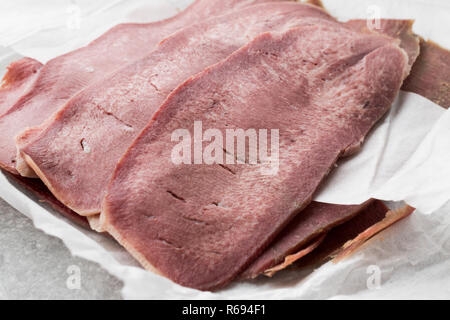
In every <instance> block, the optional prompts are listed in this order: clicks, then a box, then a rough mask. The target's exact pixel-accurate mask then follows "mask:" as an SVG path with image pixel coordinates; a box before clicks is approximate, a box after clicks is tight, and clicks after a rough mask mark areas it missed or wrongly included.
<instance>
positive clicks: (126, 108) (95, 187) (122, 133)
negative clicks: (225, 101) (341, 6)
mask: <svg viewBox="0 0 450 320" xmlns="http://www.w3.org/2000/svg"><path fill="white" fill-rule="evenodd" d="M261 17H266V18H265V19H261ZM318 23H321V24H325V23H328V24H330V25H331V26H330V28H338V27H339V25H338V24H337V22H335V21H334V19H333V18H331V17H330V16H329V15H328V14H326V13H325V12H324V11H323V10H321V9H318V8H316V7H313V6H310V5H302V4H296V3H287V2H286V3H270V4H261V5H256V6H252V7H248V8H246V9H242V10H239V11H238V12H237V11H236V12H233V13H231V14H229V15H225V16H221V17H216V18H213V19H211V20H208V21H205V22H204V23H200V24H197V25H195V26H192V27H189V28H186V29H184V30H182V31H180V32H179V33H176V34H174V35H173V36H171V37H169V38H168V39H166V40H165V41H164V42H163V43H162V44H161V45H160V46H159V47H158V49H157V50H155V51H154V52H152V53H151V54H150V55H148V56H147V57H145V58H143V59H141V60H139V61H137V62H136V63H134V64H132V65H128V66H127V67H126V68H123V69H122V70H120V71H119V72H117V73H115V74H114V75H113V76H111V77H110V78H109V79H107V80H105V81H102V82H99V83H98V84H95V85H92V86H91V87H89V88H87V89H86V90H84V91H83V92H81V93H80V94H78V95H76V96H75V97H74V98H73V99H71V100H70V101H69V102H68V103H67V104H66V105H65V106H64V108H63V109H61V110H60V111H59V112H58V113H56V114H55V116H54V117H53V118H51V119H50V120H49V121H48V123H47V124H46V127H45V129H43V130H41V133H40V134H38V135H37V137H35V138H34V139H32V141H30V142H29V143H28V144H26V145H23V143H20V145H21V148H20V152H21V153H22V154H23V155H24V158H25V159H26V161H27V163H28V164H29V165H30V166H31V167H32V168H33V170H34V171H35V172H36V173H37V174H38V175H39V177H40V178H41V179H42V180H43V181H44V183H45V184H46V185H47V186H48V187H49V189H50V190H51V191H52V193H53V194H54V195H55V196H56V197H57V198H58V199H59V200H60V201H61V202H62V203H64V204H65V205H67V206H68V207H70V208H71V209H73V210H74V211H76V212H78V213H79V214H81V215H87V216H88V215H94V214H98V213H99V212H100V207H101V200H102V199H103V196H104V194H105V190H106V186H107V183H108V181H109V180H110V178H111V175H112V172H113V170H114V167H115V166H116V164H117V162H118V160H119V159H120V157H121V156H122V155H123V154H124V153H125V151H126V150H127V148H128V147H129V145H130V144H131V143H132V141H133V140H134V138H136V136H137V135H138V134H139V133H140V131H141V130H142V129H143V128H144V126H145V125H146V124H147V123H148V121H150V119H151V118H152V116H153V114H154V113H155V111H156V110H157V109H158V108H159V106H160V105H161V103H163V102H164V100H165V99H166V98H167V96H168V95H169V93H170V92H171V91H172V90H173V89H175V88H176V87H177V86H178V85H179V84H180V83H182V82H183V81H185V80H186V79H188V78H189V77H190V76H193V75H194V74H196V73H198V72H201V71H202V70H203V69H204V68H206V67H208V66H210V65H212V64H214V63H217V62H219V61H220V60H221V59H224V58H226V57H227V56H228V55H229V54H231V53H232V52H233V51H235V50H237V49H239V48H240V47H241V46H243V45H245V44H246V43H247V42H248V41H249V40H251V39H252V38H254V37H256V36H257V35H259V34H261V33H263V32H265V31H269V30H287V29H289V28H291V27H293V26H299V25H316V24H318ZM93 172H95V179H92V173H93Z"/></svg>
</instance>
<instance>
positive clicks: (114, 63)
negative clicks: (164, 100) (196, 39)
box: [0, 0, 268, 174]
mask: <svg viewBox="0 0 450 320" xmlns="http://www.w3.org/2000/svg"><path fill="white" fill-rule="evenodd" d="M267 1H268V0H197V1H196V2H194V4H192V5H191V6H190V7H189V8H188V9H186V10H185V11H183V12H181V13H180V14H178V15H177V16H175V17H173V18H170V19H167V20H164V21H160V22H156V23H147V24H120V25H118V26H115V27H114V28H112V29H111V30H109V31H108V32H106V33H105V34H104V35H102V36H101V37H99V38H98V39H96V40H94V41H93V42H91V43H90V44H89V45H88V46H86V47H83V48H80V49H78V50H75V51H73V52H70V53H67V54H65V55H62V56H59V57H57V58H55V59H52V60H50V61H49V62H47V63H46V64H45V66H43V67H42V68H41V70H40V72H39V74H38V76H37V79H36V80H35V81H34V82H33V84H32V85H31V86H30V87H29V88H27V90H26V92H25V93H24V94H23V95H22V96H21V97H20V98H18V97H14V96H15V95H14V93H12V95H13V97H12V98H11V99H13V100H14V101H16V100H17V102H15V103H14V105H13V106H8V107H7V108H8V113H7V114H5V115H3V116H2V117H0V132H1V135H0V150H1V152H0V166H1V167H2V168H3V169H5V170H8V171H9V172H11V173H14V174H17V170H16V168H15V162H16V159H15V158H16V145H15V137H16V135H18V134H19V133H21V132H22V131H23V130H24V129H26V128H27V127H33V126H37V125H40V124H41V123H42V122H43V121H45V120H46V119H47V118H48V117H50V116H51V115H52V114H53V113H54V112H55V111H57V110H58V109H59V108H60V107H62V106H63V105H64V104H65V102H67V100H69V99H70V98H71V97H72V96H73V95H74V94H75V93H77V92H78V91H80V90H82V89H83V88H86V87H87V86H88V85H89V84H92V83H94V82H95V81H98V80H100V79H103V78H104V77H105V76H106V75H107V74H109V73H111V72H113V71H115V70H117V69H119V68H121V67H123V66H124V65H126V64H127V63H131V62H133V61H135V60H136V59H139V58H141V57H143V56H145V55H146V54H148V53H150V52H151V51H153V50H154V49H155V47H156V45H157V44H158V43H159V42H160V41H161V40H162V39H164V38H165V37H167V36H169V35H170V34H172V33H174V32H176V31H177V30H179V29H181V28H183V27H185V26H186V25H189V24H192V23H193V22H197V21H200V20H203V19H206V18H209V17H210V16H212V15H216V14H222V13H223V12H226V11H227V10H231V9H237V8H242V7H245V6H247V5H251V4H255V3H261V2H267ZM25 173H28V172H27V171H25Z"/></svg>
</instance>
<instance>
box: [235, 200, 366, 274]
mask: <svg viewBox="0 0 450 320" xmlns="http://www.w3.org/2000/svg"><path fill="white" fill-rule="evenodd" d="M373 201H374V200H369V201H366V202H365V203H363V204H361V205H335V204H327V203H320V202H312V203H311V204H310V205H309V206H308V207H306V209H305V210H303V211H302V213H301V214H298V215H297V216H296V217H295V218H294V219H293V220H292V221H291V222H290V223H289V225H288V226H287V227H286V228H284V229H283V231H282V232H281V233H280V234H279V235H278V236H277V238H276V239H275V240H274V241H273V242H272V243H271V244H270V245H269V246H268V247H267V248H266V249H265V251H264V252H263V253H262V254H261V255H260V256H259V257H258V258H257V259H256V260H255V261H253V262H252V264H251V265H250V266H249V267H248V268H247V269H246V270H245V271H244V272H243V273H242V274H241V276H240V277H241V278H256V277H257V276H258V275H260V274H261V273H263V272H264V271H266V270H267V269H270V268H272V267H273V266H276V265H278V264H280V263H282V262H283V260H284V259H285V258H286V256H288V255H291V254H293V253H295V252H297V251H299V250H300V249H301V248H303V247H305V245H307V244H308V243H309V242H311V241H312V240H313V239H315V238H317V237H318V236H320V235H322V234H324V233H327V232H328V231H330V230H331V229H332V228H334V227H336V226H338V225H340V224H342V223H345V222H347V221H348V220H350V219H352V218H354V217H355V216H356V215H358V214H359V213H360V212H361V211H363V210H364V209H365V208H366V207H367V206H369V205H370V204H371V203H372V202H373Z"/></svg>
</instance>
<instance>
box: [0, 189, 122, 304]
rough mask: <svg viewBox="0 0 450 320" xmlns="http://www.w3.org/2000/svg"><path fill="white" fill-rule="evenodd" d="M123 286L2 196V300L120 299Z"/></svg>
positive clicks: (0, 261)
mask: <svg viewBox="0 0 450 320" xmlns="http://www.w3.org/2000/svg"><path fill="white" fill-rule="evenodd" d="M121 288H122V283H121V281H120V280H118V279H116V278H114V277H113V276H111V275H110V274H108V273H107V272H106V271H105V270H104V269H102V268H101V267H100V266H99V265H97V264H96V263H93V262H90V261H87V260H84V259H80V258H77V257H73V256H72V255H71V253H70V252H69V250H68V249H67V248H66V246H65V245H64V243H63V242H62V241H61V240H59V239H57V238H54V237H52V236H49V235H47V234H45V233H43V232H42V231H40V230H38V229H36V228H35V227H34V226H33V223H32V221H31V220H30V219H28V218H27V217H26V216H24V215H22V214H21V213H20V212H18V211H17V210H15V209H14V208H12V207H11V206H10V205H9V204H8V203H6V202H5V201H4V200H3V199H1V198H0V299H121V295H120V290H121Z"/></svg>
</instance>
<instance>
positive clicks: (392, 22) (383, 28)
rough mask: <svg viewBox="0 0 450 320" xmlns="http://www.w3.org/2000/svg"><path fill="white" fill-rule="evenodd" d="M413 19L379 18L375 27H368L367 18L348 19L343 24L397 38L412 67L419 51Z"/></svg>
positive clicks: (362, 30)
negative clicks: (413, 29) (413, 28)
mask: <svg viewBox="0 0 450 320" xmlns="http://www.w3.org/2000/svg"><path fill="white" fill-rule="evenodd" d="M413 24H414V20H396V19H380V21H379V25H378V26H376V28H369V27H368V22H367V20H350V21H348V22H346V23H345V25H346V26H347V27H349V28H352V29H353V30H358V31H361V32H376V33H379V34H383V35H387V36H389V37H392V38H395V39H398V40H399V41H400V43H399V45H400V48H402V49H403V50H405V52H406V53H407V54H408V61H409V67H410V68H409V69H411V68H412V66H413V65H414V63H415V62H416V59H417V57H418V56H419V53H420V47H419V42H420V41H419V40H420V38H419V36H417V35H416V34H414V33H413V31H412V26H413Z"/></svg>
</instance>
